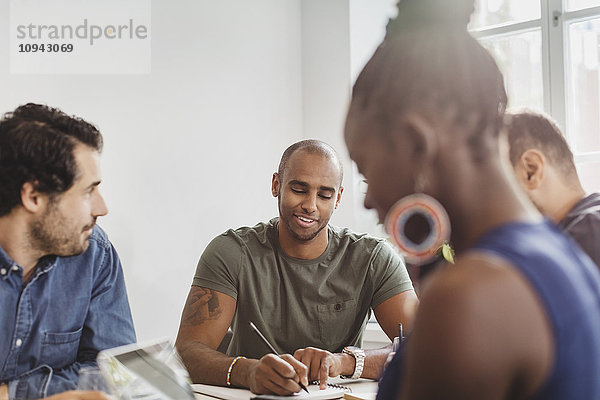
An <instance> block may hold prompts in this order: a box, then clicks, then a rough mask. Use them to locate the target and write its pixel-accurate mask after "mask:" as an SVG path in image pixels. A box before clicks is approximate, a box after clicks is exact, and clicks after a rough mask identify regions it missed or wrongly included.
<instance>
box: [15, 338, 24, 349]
mask: <svg viewBox="0 0 600 400" xmlns="http://www.w3.org/2000/svg"><path fill="white" fill-rule="evenodd" d="M22 344H23V341H22V340H21V339H17V341H16V342H15V345H17V347H21V345H22Z"/></svg>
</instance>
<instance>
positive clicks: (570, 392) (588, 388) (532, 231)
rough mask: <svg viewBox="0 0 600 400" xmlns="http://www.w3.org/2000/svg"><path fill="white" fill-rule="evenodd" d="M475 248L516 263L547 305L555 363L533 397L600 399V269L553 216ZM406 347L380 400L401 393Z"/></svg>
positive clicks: (505, 229) (506, 228)
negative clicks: (564, 231) (553, 220)
mask: <svg viewBox="0 0 600 400" xmlns="http://www.w3.org/2000/svg"><path fill="white" fill-rule="evenodd" d="M598 245H599V246H600V243H599V244H598ZM473 248H474V249H475V250H480V251H484V252H485V251H489V252H491V253H494V254H495V255H497V256H499V257H501V258H503V259H505V260H506V261H508V262H509V263H511V264H512V265H513V266H514V267H515V268H517V269H518V270H519V271H520V272H521V273H522V274H523V275H524V276H525V277H526V278H527V279H528V280H529V282H530V284H531V286H532V287H533V288H534V290H535V291H536V293H537V295H538V296H539V298H540V299H541V301H542V304H543V306H544V308H545V309H546V314H547V316H548V319H549V321H550V323H551V326H552V333H553V336H554V342H555V348H554V365H553V367H552V369H551V372H550V374H549V375H548V377H547V379H546V381H545V383H544V384H543V385H542V387H541V388H540V389H539V390H538V392H537V393H536V394H535V396H533V397H532V398H533V399H540V400H541V399H543V400H547V399H557V400H559V399H560V400H575V399H577V400H584V399H585V400H600V274H599V273H598V270H597V268H596V266H595V265H594V264H593V262H592V261H591V260H590V259H589V258H588V257H587V256H586V255H585V254H584V253H583V251H581V250H580V249H579V247H577V245H576V244H575V242H573V241H572V240H571V239H569V238H567V237H565V236H563V235H562V234H561V233H560V232H559V231H558V230H557V228H556V227H555V226H554V225H553V224H552V223H551V222H549V221H545V222H543V223H538V224H530V223H511V224H507V225H503V226H501V227H499V228H496V229H494V230H492V231H490V232H488V233H487V234H486V235H484V236H483V238H481V239H480V240H479V242H478V243H477V244H476V245H475V246H474V247H473ZM404 350H405V349H401V350H400V351H398V352H397V353H396V355H395V356H394V358H393V359H392V361H391V362H390V364H389V365H388V367H387V368H386V370H385V371H384V373H383V376H382V378H381V380H380V382H379V392H378V394H377V400H389V399H395V398H396V397H397V395H398V391H399V390H400V385H401V383H400V384H399V383H398V382H399V378H400V376H402V366H403V359H404ZM432 384H434V383H433V382H432Z"/></svg>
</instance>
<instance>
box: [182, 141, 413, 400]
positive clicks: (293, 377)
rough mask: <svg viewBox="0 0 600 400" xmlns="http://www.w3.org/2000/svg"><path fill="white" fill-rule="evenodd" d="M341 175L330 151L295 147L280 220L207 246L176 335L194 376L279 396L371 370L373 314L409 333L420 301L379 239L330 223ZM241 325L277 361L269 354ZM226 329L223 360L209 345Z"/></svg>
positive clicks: (381, 353) (285, 162)
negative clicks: (368, 330) (367, 337)
mask: <svg viewBox="0 0 600 400" xmlns="http://www.w3.org/2000/svg"><path fill="white" fill-rule="evenodd" d="M342 178H343V170H342V165H341V162H340V160H339V158H338V155H337V154H336V152H335V151H334V150H333V148H331V146H329V145H327V144H325V143H323V142H321V141H317V140H304V141H301V142H298V143H295V144H293V145H292V146H290V147H289V148H288V149H287V150H286V151H285V152H284V154H283V156H282V158H281V162H280V164H279V169H278V171H277V172H276V173H274V174H273V179H272V186H271V192H272V195H273V196H274V197H276V198H277V200H278V207H279V218H274V219H272V220H271V221H269V222H267V223H259V224H258V225H256V226H254V227H252V228H249V227H243V228H239V229H236V230H229V231H227V232H225V233H224V234H222V235H220V236H218V237H216V238H215V239H214V240H213V241H212V242H211V243H210V244H209V245H208V246H207V248H206V249H205V251H204V253H203V254H202V257H201V258H200V261H199V263H198V267H197V270H196V275H195V277H194V281H193V284H192V288H191V290H190V293H189V295H188V299H187V302H186V305H185V308H184V310H183V314H182V317H181V324H180V327H179V334H178V337H177V348H178V350H179V352H180V354H181V356H182V358H183V360H184V363H185V364H186V366H187V368H188V370H189V372H190V375H191V377H192V380H193V381H194V382H196V383H207V384H213V385H227V386H238V387H247V388H249V389H250V390H252V391H253V392H254V393H276V394H282V395H285V394H291V393H294V392H297V391H299V390H300V386H299V385H298V382H302V383H303V384H308V380H315V379H318V380H320V381H321V387H324V385H325V382H326V380H327V377H330V376H338V375H344V376H348V377H354V378H356V377H360V376H362V377H366V378H374V379H376V378H378V377H379V373H380V371H381V369H382V367H383V363H384V362H385V359H386V357H387V354H388V353H389V350H390V349H380V350H370V351H369V350H363V349H360V348H358V347H355V346H360V344H361V342H362V333H363V330H364V327H365V324H366V322H367V319H368V317H369V315H370V310H371V309H373V310H374V312H375V316H376V317H377V320H378V322H379V324H380V325H381V327H382V328H383V330H384V331H385V332H386V334H387V335H388V336H389V337H390V338H393V337H394V336H397V332H398V323H402V324H403V325H404V327H405V328H408V329H410V326H411V323H412V315H413V312H414V309H415V307H416V304H417V299H416V296H415V293H414V291H413V289H412V285H411V282H410V280H409V278H408V274H407V272H406V269H405V267H404V265H403V263H402V261H401V259H400V258H399V257H398V255H397V254H396V253H395V251H394V250H392V249H391V247H390V246H389V245H388V244H387V242H386V241H385V240H381V239H375V238H372V237H370V236H367V235H358V234H355V233H352V232H351V231H349V230H348V229H339V228H335V227H333V226H330V225H328V222H329V219H330V217H331V215H332V213H333V211H334V210H335V208H337V206H338V205H339V203H340V199H341V195H342V191H343V187H342ZM249 322H253V323H254V324H255V325H256V326H257V327H258V329H259V330H260V331H261V332H262V333H263V334H264V336H265V338H266V339H267V340H268V341H269V342H270V343H271V344H272V345H273V346H274V348H275V350H277V351H278V352H279V353H280V354H283V355H282V356H281V358H279V357H277V356H274V355H272V354H268V353H269V348H268V347H267V346H265V344H264V343H263V342H262V341H261V339H260V338H259V337H258V335H257V334H255V332H253V331H252V330H251V329H250V327H249ZM230 326H231V328H232V330H233V337H232V340H231V343H230V344H229V347H228V349H227V355H224V354H221V353H219V352H217V351H216V349H217V347H218V346H219V344H220V343H221V341H222V339H223V337H224V336H225V333H226V332H227V329H228V328H229V327H230ZM284 353H285V354H284ZM292 354H293V355H292Z"/></svg>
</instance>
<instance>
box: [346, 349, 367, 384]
mask: <svg viewBox="0 0 600 400" xmlns="http://www.w3.org/2000/svg"><path fill="white" fill-rule="evenodd" d="M342 353H344V354H350V355H351V356H352V357H354V360H355V361H356V364H355V367H354V373H353V374H352V376H349V375H341V377H342V378H346V379H358V378H360V376H361V375H362V372H363V368H364V367H365V351H364V350H363V349H361V348H360V347H354V346H346V347H344V350H342Z"/></svg>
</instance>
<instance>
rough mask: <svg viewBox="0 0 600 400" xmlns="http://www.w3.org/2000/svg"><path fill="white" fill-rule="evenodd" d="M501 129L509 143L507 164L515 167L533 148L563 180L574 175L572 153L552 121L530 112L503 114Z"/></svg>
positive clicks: (542, 115) (547, 117)
mask: <svg viewBox="0 0 600 400" xmlns="http://www.w3.org/2000/svg"><path fill="white" fill-rule="evenodd" d="M504 125H505V127H506V131H507V133H508V142H509V144H510V152H509V154H510V162H511V163H512V165H513V166H514V165H516V164H517V162H518V161H519V159H520V158H521V156H522V155H523V153H525V151H527V150H529V149H537V150H539V151H540V152H542V154H544V156H545V157H546V158H547V159H548V161H549V162H550V163H551V164H552V165H553V166H555V167H557V168H558V170H559V171H560V172H561V173H562V175H563V176H564V177H571V176H573V174H574V175H577V170H576V168H575V161H574V160H573V153H572V152H571V149H570V148H569V144H568V143H567V140H566V139H565V137H564V135H563V134H562V132H561V130H560V128H559V127H558V125H557V124H556V122H555V121H554V120H553V119H552V118H551V117H549V116H547V115H544V114H542V113H538V112H535V111H532V110H520V111H518V112H511V113H507V115H506V118H505V124H504Z"/></svg>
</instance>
